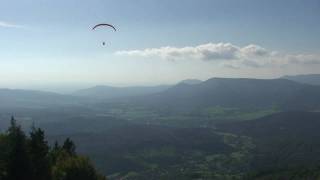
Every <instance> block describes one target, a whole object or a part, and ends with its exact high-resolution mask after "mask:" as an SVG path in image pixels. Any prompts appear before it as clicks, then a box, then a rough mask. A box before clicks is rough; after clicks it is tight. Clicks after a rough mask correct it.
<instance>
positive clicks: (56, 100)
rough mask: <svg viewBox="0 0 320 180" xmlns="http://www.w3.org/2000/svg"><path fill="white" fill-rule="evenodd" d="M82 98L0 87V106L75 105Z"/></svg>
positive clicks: (38, 106) (42, 106)
mask: <svg viewBox="0 0 320 180" xmlns="http://www.w3.org/2000/svg"><path fill="white" fill-rule="evenodd" d="M81 101H82V99H79V98H76V97H73V96H68V95H61V94H56V93H51V92H43V91H32V90H21V89H0V107H1V108H4V107H6V108H7V107H10V108H19V107H21V108H22V107H27V108H44V107H50V106H57V105H59V106H65V105H68V106H69V105H76V104H78V103H79V102H81Z"/></svg>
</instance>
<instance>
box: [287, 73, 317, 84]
mask: <svg viewBox="0 0 320 180" xmlns="http://www.w3.org/2000/svg"><path fill="white" fill-rule="evenodd" d="M281 78H283V79H288V80H292V81H296V82H299V83H304V84H311V85H320V74H305V75H295V76H283V77H281Z"/></svg>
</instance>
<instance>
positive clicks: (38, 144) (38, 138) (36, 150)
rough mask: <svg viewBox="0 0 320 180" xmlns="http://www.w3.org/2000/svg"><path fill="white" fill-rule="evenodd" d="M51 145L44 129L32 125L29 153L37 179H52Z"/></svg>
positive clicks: (34, 177)
mask: <svg viewBox="0 0 320 180" xmlns="http://www.w3.org/2000/svg"><path fill="white" fill-rule="evenodd" d="M48 153H49V146H48V143H47V141H45V135H44V131H43V130H41V129H40V128H38V129H36V128H35V127H32V131H31V133H30V142H29V154H30V158H31V162H32V166H31V167H32V176H33V179H36V180H50V177H51V174H50V172H51V170H50V163H49V155H48Z"/></svg>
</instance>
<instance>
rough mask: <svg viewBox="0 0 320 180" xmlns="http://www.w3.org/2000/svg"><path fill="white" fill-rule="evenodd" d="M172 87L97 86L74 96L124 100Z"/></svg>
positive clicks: (78, 92)
mask: <svg viewBox="0 0 320 180" xmlns="http://www.w3.org/2000/svg"><path fill="white" fill-rule="evenodd" d="M169 87H170V86H165V85H163V86H154V87H142V86H141V87H112V86H95V87H92V88H88V89H82V90H78V91H76V92H74V93H72V95H74V96H82V97H91V98H103V99H112V98H124V97H131V96H142V95H148V94H154V93H159V92H162V91H164V90H167V89H168V88H169Z"/></svg>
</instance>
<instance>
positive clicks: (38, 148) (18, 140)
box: [0, 117, 106, 180]
mask: <svg viewBox="0 0 320 180" xmlns="http://www.w3.org/2000/svg"><path fill="white" fill-rule="evenodd" d="M31 179H32V180H105V179H106V178H105V177H104V176H102V175H100V174H99V173H98V172H97V171H96V170H95V168H94V166H93V165H92V164H91V162H90V160H89V159H88V158H87V157H84V156H81V155H78V154H77V153H76V146H75V144H74V143H73V141H72V140H71V139H69V138H67V139H65V140H64V142H63V143H62V144H61V145H60V144H59V143H58V142H55V143H54V145H53V147H50V146H49V144H48V142H47V141H46V138H45V132H44V131H43V130H42V129H40V128H36V127H35V126H33V127H32V128H31V131H30V133H29V134H26V133H25V132H24V131H23V130H22V128H21V126H20V125H18V124H17V123H16V120H15V119H14V117H12V118H11V124H10V127H9V128H8V130H7V131H6V132H4V133H2V134H0V180H31Z"/></svg>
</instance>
